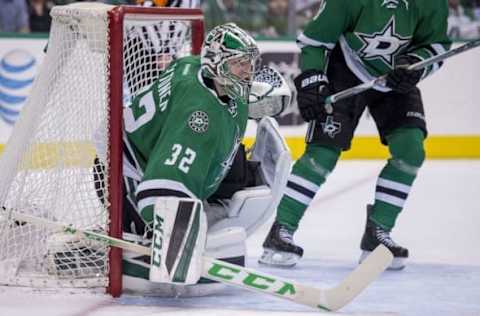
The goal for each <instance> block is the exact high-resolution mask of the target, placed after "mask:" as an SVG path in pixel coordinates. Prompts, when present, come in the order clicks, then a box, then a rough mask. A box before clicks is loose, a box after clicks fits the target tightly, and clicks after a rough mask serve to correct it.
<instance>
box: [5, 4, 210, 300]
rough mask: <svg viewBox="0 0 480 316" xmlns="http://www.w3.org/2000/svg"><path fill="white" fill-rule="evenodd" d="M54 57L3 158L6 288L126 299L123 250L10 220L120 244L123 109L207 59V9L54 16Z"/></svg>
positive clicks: (85, 8)
mask: <svg viewBox="0 0 480 316" xmlns="http://www.w3.org/2000/svg"><path fill="white" fill-rule="evenodd" d="M51 15H52V28H51V31H50V37H49V42H48V49H47V54H46V57H45V59H44V61H43V63H42V66H41V69H40V71H39V73H38V75H37V77H36V79H35V82H34V84H33V87H32V90H31V93H30V96H29V98H28V100H27V103H26V104H25V106H24V109H23V110H22V114H21V116H20V118H19V120H18V122H17V123H16V125H15V128H14V130H13V132H12V136H11V137H10V139H9V142H8V144H7V146H6V149H5V151H4V153H3V154H2V160H1V163H0V169H1V170H2V173H3V174H2V179H1V180H0V203H1V204H0V206H1V207H2V208H3V211H0V284H3V285H17V286H31V287H106V288H107V291H108V292H109V293H110V294H111V295H113V296H119V295H120V294H121V291H122V253H121V250H120V249H118V248H111V249H109V248H107V246H105V245H103V244H100V243H95V242H92V241H87V240H84V239H82V238H78V237H75V236H73V237H72V236H71V235H70V236H69V235H67V234H62V233H60V232H55V231H52V230H51V229H49V228H46V227H39V226H37V225H33V224H31V223H25V222H20V221H16V220H14V219H13V218H12V216H11V213H9V212H11V211H14V212H20V213H27V214H29V215H34V216H37V217H42V218H46V219H49V220H54V221H58V222H61V223H64V224H72V225H73V226H75V227H78V228H82V229H91V230H98V231H108V233H109V235H111V236H113V237H119V238H121V237H122V213H121V209H122V194H123V193H122V120H123V119H122V110H123V106H124V104H126V103H128V102H129V100H130V99H131V98H132V97H134V96H135V95H137V94H138V93H140V92H141V91H142V89H144V88H145V87H147V86H149V84H151V83H152V82H153V81H154V80H155V78H156V77H158V75H159V73H161V71H162V70H163V69H164V68H165V67H166V66H167V65H168V64H169V63H170V62H171V60H172V59H174V58H176V57H181V56H184V55H189V54H199V53H200V49H201V44H202V41H203V35H204V26H203V15H202V12H201V10H199V9H183V8H145V7H135V6H111V5H106V4H101V3H85V2H82V3H74V4H70V5H66V6H57V7H54V8H53V9H52V12H51Z"/></svg>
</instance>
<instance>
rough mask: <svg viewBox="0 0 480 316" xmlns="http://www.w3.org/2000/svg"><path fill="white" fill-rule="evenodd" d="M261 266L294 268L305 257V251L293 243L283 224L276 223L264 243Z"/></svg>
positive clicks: (260, 260) (290, 234)
mask: <svg viewBox="0 0 480 316" xmlns="http://www.w3.org/2000/svg"><path fill="white" fill-rule="evenodd" d="M263 249H264V251H263V254H262V256H261V257H260V259H258V262H259V263H261V264H266V265H270V266H276V267H293V266H294V265H296V264H297V262H298V261H299V260H300V258H302V256H303V249H302V248H301V247H299V246H297V245H295V243H294V242H293V236H292V233H291V232H290V231H288V230H287V228H286V227H285V226H283V225H282V224H280V223H278V222H275V223H274V224H273V226H272V228H271V229H270V232H269V233H268V236H267V238H266V239H265V242H264V243H263Z"/></svg>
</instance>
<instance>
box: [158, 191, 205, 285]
mask: <svg viewBox="0 0 480 316" xmlns="http://www.w3.org/2000/svg"><path fill="white" fill-rule="evenodd" d="M206 233H207V219H206V215H205V213H204V212H203V206H202V203H201V201H200V200H197V199H186V198H174V197H168V198H158V199H157V201H156V203H155V209H154V224H153V240H152V252H151V262H150V263H151V268H150V275H149V278H150V281H153V282H161V283H179V284H194V283H196V282H197V281H198V280H199V279H200V276H201V272H202V255H203V251H204V249H205V241H206Z"/></svg>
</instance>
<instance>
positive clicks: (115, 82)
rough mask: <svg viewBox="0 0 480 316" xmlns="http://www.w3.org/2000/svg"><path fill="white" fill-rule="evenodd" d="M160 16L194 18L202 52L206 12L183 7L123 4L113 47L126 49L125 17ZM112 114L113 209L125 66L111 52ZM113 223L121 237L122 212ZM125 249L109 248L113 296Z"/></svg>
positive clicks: (113, 24) (113, 23)
mask: <svg viewBox="0 0 480 316" xmlns="http://www.w3.org/2000/svg"><path fill="white" fill-rule="evenodd" d="M158 16H162V17H168V18H172V17H174V19H175V20H177V19H178V20H188V21H192V22H191V23H192V39H191V40H192V43H191V45H192V52H191V53H192V54H193V55H198V54H200V50H201V46H202V42H203V36H204V24H203V14H202V12H201V10H200V9H180V8H145V7H136V6H120V7H116V8H115V9H113V10H111V11H109V19H110V22H109V29H110V34H111V35H110V47H111V49H112V51H114V52H120V51H123V49H122V48H123V27H124V25H123V21H124V19H125V17H127V18H129V17H132V18H142V19H156V18H157V17H158ZM110 56H111V58H110V83H111V88H110V104H111V107H110V117H111V119H112V120H113V122H112V126H111V136H110V140H111V142H110V152H111V153H112V154H113V155H115V156H117V157H120V159H118V160H117V161H115V163H114V164H112V165H111V168H112V170H116V172H114V173H113V174H115V175H116V176H111V177H110V179H109V187H110V188H112V189H113V188H115V189H113V190H112V192H111V195H110V197H111V201H110V203H111V207H112V208H113V209H118V210H121V209H122V178H121V177H119V176H118V175H121V174H122V159H121V157H122V154H121V153H122V120H123V118H122V111H112V109H114V108H120V109H121V108H122V107H123V104H122V98H123V95H122V94H121V91H122V82H123V80H122V78H123V68H115V65H123V55H122V54H114V55H112V54H111V55H110ZM113 214H115V215H112V217H111V222H110V235H111V236H112V237H117V238H121V236H122V217H121V216H119V214H121V212H113ZM121 259H122V250H121V249H120V248H112V249H111V250H110V261H111V262H112V263H111V265H110V286H109V288H108V292H109V293H111V294H112V295H113V296H118V295H120V293H121V288H122V283H121V280H122V277H121V276H122V260H121Z"/></svg>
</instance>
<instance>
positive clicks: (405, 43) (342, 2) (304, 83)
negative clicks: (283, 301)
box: [260, 0, 450, 269]
mask: <svg viewBox="0 0 480 316" xmlns="http://www.w3.org/2000/svg"><path fill="white" fill-rule="evenodd" d="M447 15H448V8H447V1H445V0H417V1H412V0H362V1H348V0H335V1H333V0H323V1H322V3H321V6H320V9H319V12H318V13H317V15H316V16H315V17H314V18H313V19H312V20H311V21H310V22H309V24H307V26H306V27H305V30H304V32H303V33H301V34H300V35H299V37H298V39H297V42H298V44H299V45H300V48H301V70H302V72H301V74H300V75H299V76H298V77H297V78H296V79H295V86H296V89H297V92H298V95H297V101H298V107H299V110H300V113H301V115H302V117H303V118H304V119H305V120H306V121H308V122H309V128H308V132H307V137H306V143H307V148H306V151H305V153H304V154H303V156H302V157H301V158H300V159H299V160H298V161H297V162H296V163H295V165H294V167H293V170H292V173H291V175H290V176H289V179H288V183H287V187H286V189H285V191H284V195H283V198H282V200H281V202H280V205H279V208H278V211H277V216H276V221H275V222H274V224H273V226H272V228H271V230H270V232H269V234H268V236H267V237H266V240H265V242H264V244H263V247H264V253H263V255H262V256H261V258H260V262H261V263H265V264H271V265H280V266H293V265H295V264H296V262H297V261H298V259H299V258H301V257H302V255H303V249H302V248H301V247H300V246H298V245H296V244H295V243H294V241H293V234H294V232H295V231H296V230H297V228H298V224H299V222H300V219H301V218H302V216H303V214H304V212H305V210H306V208H307V207H308V205H309V204H310V202H311V201H312V199H313V197H314V196H315V193H316V192H317V191H318V190H319V189H320V186H321V185H322V184H323V183H324V182H325V180H326V178H327V176H328V175H329V174H330V172H331V171H332V170H333V169H334V167H335V165H336V163H337V160H338V158H339V156H340V153H341V152H342V151H345V150H348V149H349V148H350V144H351V140H352V137H353V134H354V131H355V128H356V126H357V124H358V120H359V118H360V116H361V114H362V113H363V111H364V110H365V108H366V107H368V109H369V111H370V113H371V115H372V116H373V119H374V120H375V123H376V125H377V128H378V131H379V134H380V138H381V141H382V143H383V144H384V145H386V146H388V148H389V151H390V154H391V157H390V159H389V160H388V161H387V163H386V165H385V167H384V168H383V170H382V171H381V173H380V175H379V177H378V180H377V186H376V191H375V201H374V203H373V205H369V206H367V222H366V227H365V232H364V234H363V238H362V240H361V245H360V248H361V250H362V251H363V253H362V256H361V258H360V260H363V258H365V256H366V255H367V254H368V253H369V252H370V251H372V250H373V249H374V248H375V247H376V246H377V245H378V244H380V243H381V244H384V245H385V246H387V247H388V248H389V249H390V250H391V251H392V253H393V254H394V257H395V259H394V261H393V263H392V265H391V267H390V268H392V269H402V268H403V267H404V261H405V259H406V258H407V257H408V250H407V249H406V248H404V247H402V246H400V245H398V244H397V243H396V242H394V241H393V239H392V238H391V236H390V231H391V230H392V228H393V227H394V225H395V220H396V219H397V217H398V215H399V213H400V212H401V211H402V209H403V206H404V204H405V201H406V200H407V197H408V194H409V192H410V190H411V187H412V184H413V182H414V180H415V178H416V176H417V173H418V170H419V168H420V167H421V165H422V163H423V161H424V159H425V153H424V145H423V142H424V139H425V137H426V136H427V127H426V123H425V113H424V108H423V103H422V97H421V94H420V91H419V89H418V88H417V87H416V85H417V83H418V82H419V81H420V80H422V79H424V78H425V77H427V76H429V75H431V74H432V73H433V72H435V71H436V70H438V69H439V68H440V66H441V63H438V64H434V65H433V66H430V67H428V68H426V69H424V70H419V71H410V70H407V69H406V67H407V66H408V65H410V64H412V63H415V62H418V61H421V60H423V59H426V58H429V57H432V56H435V55H437V54H440V53H442V52H445V51H446V50H448V49H449V47H450V41H449V39H448V38H447V35H446V31H447ZM382 75H386V76H387V80H386V86H376V87H375V88H374V89H373V90H370V91H367V92H364V93H362V94H360V95H358V96H356V97H352V98H349V99H345V100H344V101H340V102H338V103H336V104H334V105H333V111H332V110H331V108H329V107H328V106H327V107H325V106H324V105H325V104H324V103H325V99H326V97H327V96H329V95H332V94H333V93H336V92H339V91H342V90H344V89H347V88H350V87H352V86H355V85H357V84H360V83H362V82H368V81H370V80H372V79H374V78H376V77H378V76H382Z"/></svg>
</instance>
